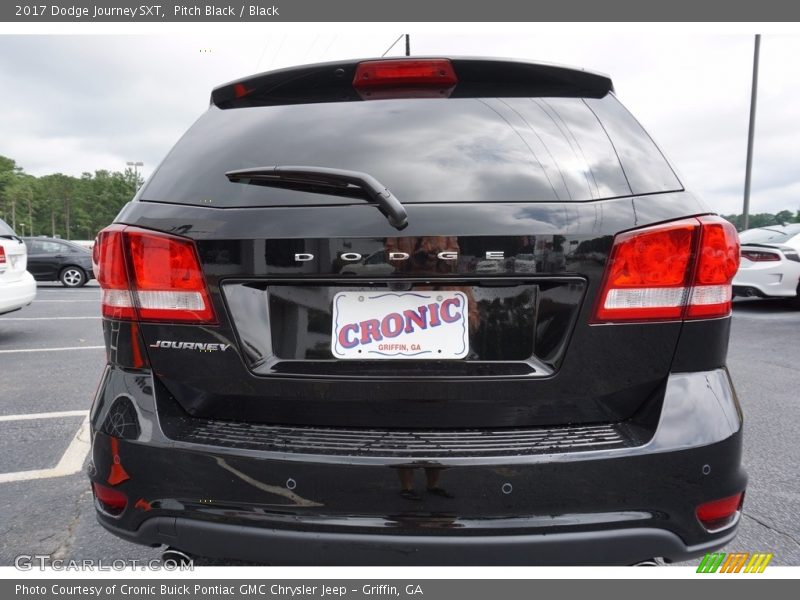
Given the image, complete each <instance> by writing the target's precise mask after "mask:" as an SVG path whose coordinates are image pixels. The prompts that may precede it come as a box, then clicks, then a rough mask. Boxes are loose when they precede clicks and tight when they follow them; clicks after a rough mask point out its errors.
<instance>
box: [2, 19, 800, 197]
mask: <svg viewBox="0 0 800 600" xmlns="http://www.w3.org/2000/svg"><path fill="white" fill-rule="evenodd" d="M599 27H601V26H600V25H598V28H599ZM364 30H365V31H368V30H371V29H370V28H369V27H368V26H366V25H365V26H364ZM250 31H252V30H250ZM278 31H279V30H277V29H271V30H267V31H266V32H265V34H263V35H259V36H252V35H251V34H248V35H239V36H233V35H230V36H219V37H209V36H207V35H204V36H202V37H191V36H188V35H175V34H172V35H163V36H154V35H147V36H94V35H93V36H89V35H83V36H49V35H38V36H32V35H31V36H11V35H0V90H2V110H0V155H4V156H8V157H11V158H13V159H14V160H16V161H17V163H18V164H19V165H21V166H22V167H23V168H24V169H25V170H26V171H27V172H28V173H32V174H34V175H46V174H49V173H56V172H61V173H67V174H71V175H80V174H81V173H82V172H85V171H94V170H96V169H109V170H124V168H125V163H126V161H142V162H144V164H145V166H144V170H143V172H144V175H145V176H148V175H149V174H150V173H151V172H152V170H153V169H154V168H155V167H156V166H157V164H158V163H159V162H160V160H161V159H162V158H163V156H164V155H165V154H166V152H167V151H168V150H169V149H170V147H171V146H172V145H173V144H174V143H175V141H176V140H177V139H178V137H179V136H180V135H181V134H182V133H183V132H184V131H185V130H186V129H187V128H188V127H189V125H191V124H192V122H193V121H194V120H195V119H196V118H197V117H198V116H199V115H200V114H201V113H202V112H203V111H204V110H205V109H206V108H207V106H208V97H209V93H210V91H211V88H212V87H214V86H215V85H218V84H220V83H223V82H225V81H229V80H231V79H235V78H238V77H241V76H244V75H248V74H252V73H256V72H260V71H266V70H270V69H274V68H279V67H285V66H290V65H295V64H302V63H309V62H317V61H327V60H338V59H343V58H353V57H373V56H377V55H380V54H382V53H383V52H384V51H385V50H386V49H387V47H388V46H389V45H390V44H391V43H392V42H393V41H394V38H395V37H396V35H391V34H387V33H380V34H374V35H359V34H357V33H353V32H344V33H339V34H334V33H325V32H324V31H326V30H322V29H320V30H319V32H318V33H315V32H314V29H313V28H312V29H311V33H310V34H308V35H298V34H296V33H290V34H282V33H280V32H278ZM386 31H388V30H386ZM271 32H275V33H271ZM399 33H401V32H400V31H398V32H397V34H399ZM410 33H411V35H412V53H413V54H450V55H472V56H478V55H484V56H506V57H513V58H520V59H529V60H541V61H546V62H556V63H563V64H568V65H572V66H579V67H583V68H587V69H593V70H597V71H602V72H604V73H607V74H609V75H611V77H612V79H613V81H614V84H615V87H616V90H617V95H618V96H619V98H620V99H621V100H622V102H623V103H624V104H625V105H626V106H627V107H628V108H629V109H630V110H631V111H632V112H633V113H634V115H636V116H637V118H638V119H639V120H640V121H641V122H642V124H643V125H644V126H645V128H647V129H648V131H649V132H650V133H651V135H653V137H654V138H655V139H656V141H657V142H658V143H659V144H660V145H661V147H662V149H663V150H664V151H665V153H666V154H667V156H668V157H669V158H670V159H671V160H672V161H673V162H674V164H675V165H676V166H677V168H678V171H679V174H680V175H681V176H682V179H683V180H684V182H685V183H686V184H687V185H688V186H689V187H691V188H693V189H694V190H696V191H698V192H699V193H700V194H701V195H702V196H703V197H704V198H705V199H706V200H707V202H708V203H709V204H710V205H711V206H712V207H713V208H714V209H715V210H717V211H719V212H723V213H730V212H740V211H741V203H742V190H743V186H744V165H745V154H746V142H747V123H748V110H749V101H750V78H751V74H752V71H751V69H752V53H753V38H752V36H746V35H741V36H739V35H721V34H720V35H709V36H700V35H694V34H686V35H680V36H675V35H666V34H653V33H647V34H646V35H632V34H618V33H614V34H611V33H607V34H602V35H600V34H597V35H586V33H585V32H582V33H581V34H580V35H574V36H570V35H565V34H563V33H561V34H557V35H543V34H542V33H541V32H540V31H537V32H533V33H532V34H531V35H516V34H515V35H492V36H474V35H469V36H468V35H446V34H445V35H434V34H431V33H415V32H414V30H413V29H411V32H410ZM248 36H249V37H248ZM401 52H402V47H401V44H398V45H397V46H396V47H395V49H394V51H392V52H391V53H390V55H397V54H400V53H401ZM798 57H800V36H779V35H769V36H764V37H763V39H762V45H761V74H760V82H759V99H758V117H757V128H756V144H755V159H754V169H753V192H752V200H751V210H752V212H777V211H778V210H781V209H789V210H792V211H796V210H798V209H800V101H799V100H798V99H800V67H798Z"/></svg>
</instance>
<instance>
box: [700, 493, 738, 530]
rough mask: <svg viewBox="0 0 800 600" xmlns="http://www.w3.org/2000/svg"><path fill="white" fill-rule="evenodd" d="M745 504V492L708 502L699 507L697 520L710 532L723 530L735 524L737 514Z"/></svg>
mask: <svg viewBox="0 0 800 600" xmlns="http://www.w3.org/2000/svg"><path fill="white" fill-rule="evenodd" d="M743 503H744V492H739V493H738V494H734V495H733V496H728V497H727V498H721V499H720V500H713V501H711V502H706V503H704V504H701V505H700V506H698V507H697V511H696V513H697V518H698V519H699V520H700V522H701V523H702V524H703V527H705V528H706V529H708V530H709V531H714V530H716V529H721V528H723V527H725V526H727V525H730V524H731V523H733V521H734V519H735V518H736V513H737V512H739V511H740V510H741V508H742V504H743Z"/></svg>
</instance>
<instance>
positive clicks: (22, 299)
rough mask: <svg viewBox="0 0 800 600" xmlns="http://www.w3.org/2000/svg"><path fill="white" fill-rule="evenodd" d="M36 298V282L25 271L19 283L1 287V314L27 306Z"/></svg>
mask: <svg viewBox="0 0 800 600" xmlns="http://www.w3.org/2000/svg"><path fill="white" fill-rule="evenodd" d="M34 298H36V281H34V279H33V276H32V275H31V274H30V273H28V271H25V272H24V273H23V274H22V277H20V279H19V280H18V281H13V282H10V283H3V285H2V286H0V314H3V313H6V312H11V311H12V310H17V309H18V308H22V307H23V306H27V305H28V304H30V303H31V302H33V300H34Z"/></svg>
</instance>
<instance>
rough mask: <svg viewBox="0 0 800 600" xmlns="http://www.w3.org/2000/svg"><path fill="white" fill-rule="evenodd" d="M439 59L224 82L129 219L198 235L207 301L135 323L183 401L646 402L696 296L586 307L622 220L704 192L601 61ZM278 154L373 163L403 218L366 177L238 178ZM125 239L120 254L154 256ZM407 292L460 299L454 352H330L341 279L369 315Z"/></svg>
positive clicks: (402, 423)
mask: <svg viewBox="0 0 800 600" xmlns="http://www.w3.org/2000/svg"><path fill="white" fill-rule="evenodd" d="M383 62H387V63H393V64H390V65H389V66H394V67H396V66H397V65H402V63H403V61H383ZM405 62H408V64H409V65H410V67H417V66H418V65H419V64H424V63H425V62H426V61H425V59H419V60H415V61H410V62H409V61H405ZM446 62H448V64H450V65H452V72H453V75H454V76H455V78H456V82H455V83H453V82H452V80H451V79H448V78H447V77H445V80H444V82H442V81H441V80H437V81H434V82H433V83H431V84H430V85H427V84H426V83H425V78H424V77H422V78H421V79H420V78H417V79H414V80H413V81H411V83H409V82H408V80H407V79H403V78H402V77H400V78H399V79H398V78H397V69H395V71H394V75H392V76H391V77H395V79H394V80H393V83H390V84H387V85H384V86H380V85H378V86H377V87H376V86H374V82H373V87H371V88H369V87H368V88H364V86H362V85H359V81H360V79H359V78H360V75H359V74H361V75H363V72H364V69H363V68H362V67H360V66H359V65H360V64H361V65H363V64H364V63H355V62H352V63H351V62H348V63H336V64H327V65H314V66H310V67H302V68H298V69H289V70H284V71H277V72H273V73H270V74H265V75H262V76H257V77H254V78H251V79H247V80H241V81H237V82H232V83H231V84H228V85H226V86H222V87H220V88H217V89H216V90H215V91H214V93H213V94H212V105H211V107H210V108H209V110H208V111H207V112H206V113H205V114H204V115H203V116H202V117H201V118H200V119H199V120H198V121H197V122H196V123H195V125H194V126H193V127H192V128H191V129H190V130H189V132H187V134H186V135H185V136H184V137H183V138H182V139H181V140H180V142H179V143H178V144H177V145H176V146H175V148H174V149H173V150H172V151H171V152H170V154H169V155H168V156H167V157H166V159H165V160H164V162H163V163H162V165H161V166H160V167H159V168H158V170H157V171H156V172H155V173H154V175H153V176H152V178H151V179H150V181H149V182H148V183H147V184H146V185H145V186H143V188H142V189H141V190H140V192H139V194H138V196H137V198H136V200H135V201H134V202H132V203H131V204H129V205H128V206H127V207H126V208H125V209H124V210H123V211H122V213H121V214H120V216H119V217H118V219H117V220H118V222H119V223H122V224H126V225H128V226H130V227H132V228H129V231H131V232H133V233H132V234H131V235H133V236H134V237H135V236H136V235H139V233H136V232H140V233H141V232H144V235H145V236H146V235H147V234H148V232H149V231H152V230H155V231H157V232H164V233H166V234H169V235H175V236H180V237H181V238H189V239H191V240H193V241H194V242H195V244H196V252H197V257H198V259H199V262H200V264H201V269H202V276H203V277H202V278H203V279H204V280H205V284H204V285H207V289H208V302H209V303H210V306H211V308H212V309H213V317H212V318H201V319H195V322H192V319H191V316H190V317H189V319H188V320H183V319H180V320H177V319H170V318H168V317H165V318H164V319H161V318H160V317H159V318H152V319H147V318H143V319H142V322H141V323H140V325H139V326H138V333H137V335H135V336H134V337H133V340H132V343H133V345H134V346H137V345H142V344H143V346H142V347H141V348H136V349H135V351H134V355H137V356H139V359H138V360H139V366H141V365H142V364H144V363H145V362H147V361H149V364H150V365H151V366H152V368H153V370H154V374H155V378H156V382H157V389H158V390H159V398H164V399H167V398H168V399H169V400H165V401H168V402H170V403H173V404H174V406H172V405H171V408H170V410H172V408H175V407H178V408H179V409H180V410H182V411H185V412H186V413H188V414H189V415H193V416H195V417H204V418H215V419H227V420H235V421H247V422H260V423H273V424H286V425H313V426H332V427H382V428H401V429H402V428H416V429H420V428H422V429H425V428H429V429H446V428H488V427H492V428H497V427H501V428H502V427H526V426H539V425H562V424H577V423H606V422H617V421H622V420H625V419H629V418H630V417H632V416H633V415H635V414H637V413H639V414H643V413H644V414H649V409H650V408H652V407H653V406H657V404H658V402H659V401H660V399H661V397H662V396H663V389H664V385H665V382H666V379H667V376H668V374H669V372H670V365H671V362H672V356H673V354H674V352H675V348H676V345H677V342H678V338H679V335H680V332H681V326H682V323H681V316H682V315H683V312H681V311H682V310H683V309H682V308H679V310H678V313H677V317H672V318H659V319H655V320H648V319H633V321H632V322H629V323H625V324H614V323H610V324H609V323H605V324H599V323H595V324H592V322H593V320H594V317H595V308H596V304H597V302H598V298H599V295H600V289H601V287H602V284H603V281H604V280H603V277H604V267H605V265H606V262H607V259H608V257H609V253H610V252H611V249H612V243H613V240H614V236H615V235H616V234H618V233H619V232H622V231H627V230H631V229H635V228H641V227H645V226H647V225H651V224H658V223H663V222H669V221H671V220H676V219H682V218H685V217H688V216H691V215H699V214H703V213H707V212H708V210H707V209H706V208H705V206H704V205H703V204H702V203H701V202H699V201H698V200H697V199H696V198H695V197H694V196H693V195H691V194H689V193H686V192H684V191H683V190H682V186H681V184H680V182H679V181H678V179H677V178H676V176H675V174H674V173H673V171H672V169H671V168H670V166H669V164H668V163H667V161H666V160H665V159H664V157H663V156H662V154H661V153H660V151H659V150H658V148H657V147H656V146H655V144H654V143H653V142H652V140H650V138H649V137H648V136H647V134H646V133H645V132H644V131H643V130H642V128H641V126H640V125H639V124H638V123H637V122H636V120H635V119H633V117H631V115H630V114H629V113H628V112H627V111H626V110H625V109H624V108H623V107H622V105H621V104H620V103H619V102H618V101H617V99H616V98H615V97H614V95H613V93H612V88H611V82H610V80H608V79H607V78H605V77H603V76H600V75H596V74H591V73H586V72H582V71H574V70H570V69H564V68H560V67H551V66H543V65H531V64H527V63H513V62H507V61H490V60H475V59H451V60H450V61H446ZM437 68H438V67H437ZM400 72H401V75H402V68H400ZM375 73H376V71H375V70H372V71H369V74H370V76H373V77H374V76H375ZM448 73H449V72H448ZM448 73H446V74H447V75H448V77H449V74H448ZM406 74H407V73H406ZM354 82H355V85H354ZM286 165H306V166H311V167H314V168H319V167H321V168H324V169H332V170H347V171H359V172H362V173H366V174H368V175H369V176H371V177H373V178H374V179H375V180H376V181H378V182H380V183H381V184H383V185H385V186H386V188H388V190H391V193H392V194H393V195H394V197H396V198H397V199H398V200H399V202H400V203H401V204H402V206H403V209H404V210H405V212H406V214H407V220H408V224H407V227H405V228H403V229H402V230H399V229H398V227H397V224H396V223H395V225H394V226H393V225H392V223H390V219H388V218H387V216H388V215H387V214H386V210H385V207H382V206H381V205H379V204H377V203H376V202H375V199H374V198H370V196H369V194H366V193H364V190H363V189H361V190H360V189H357V188H358V186H356V189H354V187H353V186H352V185H347V184H343V185H335V184H332V183H331V182H330V181H321V180H320V181H309V180H307V179H305V180H295V181H289V182H286V181H282V182H279V181H267V182H266V184H265V182H264V181H263V180H262V181H259V180H258V179H259V177H253V178H247V177H245V178H238V179H237V178H236V177H233V178H230V173H231V172H233V171H241V170H261V171H265V170H268V169H270V168H274V167H276V166H278V167H280V166H286ZM226 173H227V174H229V176H226ZM268 177H269V176H268ZM694 227H695V229H698V231H699V226H698V225H697V223H695V226H694ZM120 231H122V230H120ZM691 235H693V236H694V237H693V238H692V239H695V238H696V237H697V235H699V234H695V233H691ZM131 239H133V238H131ZM697 243H698V242H696V241H693V242H691V244H693V245H692V246H691V252H693V253H695V252H696V250H697V246H696V244H697ZM687 252H688V250H687ZM154 256H155V255H154ZM126 260H127V261H128V271H129V272H130V271H131V269H133V270H134V271H135V270H136V269H137V268H141V269H147V268H150V267H148V266H147V265H148V264H153V263H148V260H147V259H146V258H141V261H142V262H141V265H140V267H137V266H136V265H133V266H132V265H131V261H132V260H133V261H134V262H135V260H136V259H134V258H131V256H130V255H127V259H126ZM687 260H689V259H688V258H687ZM692 260H694V259H693V258H692ZM687 264H688V263H687ZM692 264H693V263H692ZM690 270H691V271H692V272H693V271H694V269H693V267H689V266H686V265H684V271H685V272H687V273H688V272H689V271H690ZM101 283H102V281H101ZM681 289H684V288H681ZM686 289H688V288H686ZM342 294H344V296H341V295H342ZM414 294H417V295H418V296H419V298H420V299H421V300H420V306H422V305H426V306H427V305H429V304H430V303H436V302H437V301H438V302H440V303H441V302H443V301H445V300H447V299H448V298H453V297H456V296H458V297H459V298H461V299H463V301H464V303H465V304H466V306H465V307H463V309H464V313H463V316H464V324H463V330H462V332H463V335H464V338H465V346H466V348H463V349H462V348H460V347H459V348H457V349H456V350H448V352H455V353H456V354H457V353H458V352H460V353H461V354H459V355H458V357H457V358H456V357H455V355H453V357H451V358H449V359H445V360H443V359H440V358H439V357H438V356H436V354H435V353H434V354H432V355H431V356H430V357H425V358H422V357H420V356H418V355H413V356H400V355H402V354H413V352H412V348H411V347H410V346H408V347H403V348H398V347H395V346H390V347H389V348H388V350H386V352H387V353H390V354H392V356H389V357H385V356H381V357H378V356H375V355H374V354H373V355H371V358H370V359H361V358H358V357H350V358H347V359H343V358H341V357H340V356H339V357H337V345H336V343H337V341H336V337H337V331H338V330H337V329H336V327H339V326H341V324H338V323H337V315H338V314H339V312H338V308H340V307H337V303H336V299H337V298H340V297H345V298H347V303H349V304H350V306H349V310H350V314H351V315H352V314H356V315H357V314H358V306H355V307H354V305H353V303H357V302H360V301H365V300H364V299H365V298H366V299H367V300H370V301H371V299H372V298H377V297H384V296H390V297H398V298H399V297H405V296H408V295H414ZM399 302H400V301H399V300H398V303H399ZM388 306H389V307H391V303H389V304H388ZM398 306H400V304H398ZM403 306H404V307H405V308H406V309H407V308H408V306H406V305H403ZM409 306H412V305H409ZM401 308H402V307H401ZM401 308H398V309H397V310H396V311H395V312H396V313H397V314H399V315H400V316H403V315H405V313H404V311H403V310H402V309H401ZM412 308H413V306H412ZM385 312H386V311H385ZM365 314H366V313H365ZM386 314H392V312H391V310H389V311H388V313H386ZM207 316H208V315H206V317H207ZM418 316H419V315H418ZM357 320H358V319H356V321H357ZM368 320H369V319H366V320H365V321H362V322H361V328H362V329H364V327H365V323H366V321H368ZM390 321H391V319H390ZM648 321H652V322H648ZM397 323H400V322H399V321H398V322H397ZM426 325H432V324H431V323H430V322H427V323H426ZM396 326H397V325H396V324H393V323H392V322H389V324H388V327H389V329H388V334H387V330H383V333H384V334H386V335H384V336H383V337H384V338H386V339H384V341H385V342H386V341H389V340H388V338H391V337H392V336H391V335H389V334H392V333H394V331H395V329H396ZM403 326H404V327H408V322H407V319H406V321H403ZM375 327H378V326H377V325H376V326H375ZM355 331H356V330H351V331H350V332H349V333H346V334H345V338H344V339H345V340H348V342H352V341H353V340H355V339H356V337H357V336H356V334H355ZM380 331H381V330H380V329H375V332H380ZM362 333H363V331H362V330H358V335H361V334H362ZM106 334H107V336H109V339H111V336H113V335H114V327H113V324H110V323H107V324H106ZM348 335H349V336H350V337H347V336H348ZM138 336H141V337H138ZM368 337H369V336H368ZM368 341H369V342H370V343H374V344H375V345H374V346H372V348H373V349H374V348H377V345H378V342H380V340H379V339H378V338H377V337H376V336H375V335H371V337H369V339H368ZM409 343H410V342H409ZM112 345H113V344H112Z"/></svg>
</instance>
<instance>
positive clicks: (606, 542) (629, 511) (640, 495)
mask: <svg viewBox="0 0 800 600" xmlns="http://www.w3.org/2000/svg"><path fill="white" fill-rule="evenodd" d="M159 393H160V392H159V391H158V386H157V385H155V384H154V383H153V379H152V377H150V376H149V374H147V373H146V372H143V371H142V372H135V371H123V370H121V369H116V368H109V369H108V370H107V372H106V376H105V378H104V381H103V383H102V385H101V386H100V391H99V395H98V398H97V400H96V402H95V405H94V407H93V410H92V427H93V447H92V458H93V460H92V463H91V467H90V477H91V479H92V481H93V482H96V483H100V484H102V485H106V486H112V487H114V488H116V489H117V490H119V491H122V492H123V493H125V494H126V495H127V497H128V506H127V508H126V509H125V511H124V512H123V513H122V514H121V515H120V516H118V517H112V516H109V515H108V514H105V513H103V512H102V511H101V512H99V513H98V519H99V520H100V522H101V523H102V524H103V526H104V527H106V528H107V529H108V530H109V531H111V532H112V533H114V534H116V535H118V536H120V537H123V538H125V539H128V540H130V541H134V542H137V543H142V544H149V545H157V544H168V545H170V546H173V547H176V548H179V549H181V550H183V551H185V552H189V553H193V554H197V555H201V556H209V557H216V558H233V559H239V560H249V561H255V562H263V563H282V564H509V565H510V564H630V563H635V562H638V561H641V560H645V559H648V558H652V557H655V556H661V557H664V558H667V559H669V560H682V559H686V558H690V557H693V556H697V555H699V554H703V553H704V552H707V551H711V550H713V549H716V548H719V547H721V546H722V545H724V544H725V543H727V542H728V541H730V539H731V538H732V537H733V535H735V531H736V527H737V524H736V523H734V524H733V525H731V526H730V527H728V528H726V529H724V530H722V531H718V532H714V533H710V532H708V531H706V530H705V529H704V528H703V527H702V525H701V524H700V523H699V521H698V520H697V518H696V517H695V509H696V507H697V505H699V504H701V503H703V502H707V501H710V500H714V499H718V498H723V497H726V496H730V495H733V494H735V493H737V492H740V491H742V490H743V489H744V488H745V486H746V481H747V477H746V475H745V473H744V470H743V469H742V467H741V442H742V436H741V425H742V419H741V411H740V409H739V406H738V402H737V400H736V396H735V393H734V391H733V388H732V386H731V384H730V380H729V378H728V375H727V372H726V371H725V370H724V369H718V370H714V371H708V372H702V373H678V374H673V375H671V376H670V378H669V381H668V382H667V386H666V392H665V395H664V400H663V405H662V406H661V410H660V413H659V414H658V416H657V418H658V425H657V426H656V427H655V430H654V433H653V435H652V436H651V438H650V439H649V440H648V441H646V442H644V443H641V444H638V445H632V446H625V447H614V448H613V449H593V450H589V451H583V450H581V449H577V450H575V449H573V450H570V451H557V452H552V451H550V452H539V453H535V454H522V453H517V454H510V453H509V454H504V455H496V454H494V455H485V454H484V455H480V456H478V455H470V454H469V453H468V452H466V451H461V452H452V453H448V454H446V455H433V454H431V455H427V456H426V455H424V454H423V455H419V454H417V455H415V456H413V457H410V456H405V457H404V456H402V455H397V454H392V453H389V452H387V451H383V450H381V451H379V452H366V451H363V452H350V453H338V454H336V453H334V454H331V453H322V452H317V453H313V452H311V451H309V450H308V449H307V448H305V449H304V450H303V451H302V452H298V451H292V446H291V444H289V445H287V446H286V447H285V448H284V449H283V450H280V449H276V448H275V446H274V445H273V446H269V447H268V449H261V450H260V449H258V448H254V447H253V446H252V445H248V444H245V443H242V444H236V443H234V442H233V441H231V442H230V443H226V444H225V445H221V444H220V445H209V444H202V443H197V442H196V441H195V442H188V441H186V440H184V439H177V438H176V437H175V436H173V437H172V438H169V437H167V436H166V434H165V433H164V428H163V423H162V421H163V420H164V419H165V416H164V415H163V411H161V412H159V409H158V407H157V406H156V404H157V403H156V400H155V398H156V396H159ZM120 398H126V399H128V400H129V401H132V403H133V406H134V408H135V411H136V415H137V419H138V420H139V423H140V427H139V428H138V431H137V432H136V433H135V435H131V434H130V433H126V432H122V431H117V432H116V435H117V436H118V438H117V440H116V441H114V440H113V439H112V438H111V437H110V436H109V432H108V430H107V429H108V428H107V425H105V423H106V422H107V419H108V416H109V412H110V409H111V407H112V406H114V403H115V402H116V401H118V400H119V399H120ZM160 402H161V399H159V400H158V403H160ZM187 419H189V420H191V419H190V418H188V417H187ZM125 436H128V437H135V439H127V440H126V439H119V437H125ZM265 448H267V447H266V446H265ZM430 487H434V488H436V489H438V490H441V491H440V492H438V493H436V492H429V491H428V490H427V488H430ZM408 488H411V489H413V490H415V493H414V494H412V495H404V494H402V493H401V491H402V490H403V489H408ZM445 490H446V491H445ZM442 491H443V492H442Z"/></svg>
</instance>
